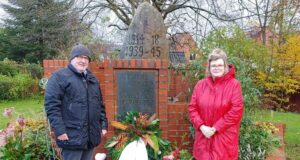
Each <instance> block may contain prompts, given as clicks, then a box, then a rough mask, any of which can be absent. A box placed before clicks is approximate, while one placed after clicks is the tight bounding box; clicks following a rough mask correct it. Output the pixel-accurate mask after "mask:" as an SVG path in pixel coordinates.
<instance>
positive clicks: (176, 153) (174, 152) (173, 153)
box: [172, 148, 180, 158]
mask: <svg viewBox="0 0 300 160" xmlns="http://www.w3.org/2000/svg"><path fill="white" fill-rule="evenodd" d="M172 155H173V156H174V157H175V158H180V150H179V149H178V148H177V149H176V150H174V151H173V152H172Z"/></svg>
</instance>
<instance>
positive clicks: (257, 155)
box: [239, 116, 279, 160]
mask: <svg viewBox="0 0 300 160" xmlns="http://www.w3.org/2000/svg"><path fill="white" fill-rule="evenodd" d="M275 147H279V139H278V138H277V137H274V136H273V135H272V133H271V132H270V130H269V128H266V127H262V126H260V125H257V124H254V123H253V121H252V119H251V118H250V117H248V116H244V118H243V120H242V124H241V128H240V137H239V159H240V160H248V159H252V160H261V159H265V158H266V156H267V155H268V154H269V153H270V151H271V150H272V149H273V148H275Z"/></svg>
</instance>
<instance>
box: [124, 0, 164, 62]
mask: <svg viewBox="0 0 300 160" xmlns="http://www.w3.org/2000/svg"><path fill="white" fill-rule="evenodd" d="M166 33H167V31H166V27H165V25H164V20H163V18H162V15H161V13H160V12H158V10H157V9H156V8H154V7H153V6H151V4H150V3H148V2H143V3H142V4H140V5H139V6H138V8H137V10H136V13H135V15H134V17H133V19H132V22H131V24H130V26H129V28H128V31H127V34H126V36H125V40H124V43H123V46H122V50H121V53H120V58H121V59H165V60H168V59H169V56H168V53H169V41H168V39H167V37H166Z"/></svg>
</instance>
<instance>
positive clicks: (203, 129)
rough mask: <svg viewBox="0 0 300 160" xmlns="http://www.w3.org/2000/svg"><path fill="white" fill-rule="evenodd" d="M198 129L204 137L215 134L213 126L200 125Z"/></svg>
mask: <svg viewBox="0 0 300 160" xmlns="http://www.w3.org/2000/svg"><path fill="white" fill-rule="evenodd" d="M200 131H201V132H202V133H203V135H204V136H205V137H206V138H210V137H211V136H213V135H214V134H215V132H216V129H215V128H214V127H208V126H206V125H201V126H200Z"/></svg>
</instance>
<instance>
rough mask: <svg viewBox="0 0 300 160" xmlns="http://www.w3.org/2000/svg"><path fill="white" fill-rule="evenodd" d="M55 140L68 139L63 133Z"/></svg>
mask: <svg viewBox="0 0 300 160" xmlns="http://www.w3.org/2000/svg"><path fill="white" fill-rule="evenodd" d="M57 139H58V140H61V141H68V140H69V137H68V135H67V133H64V134H62V135H60V136H58V137H57Z"/></svg>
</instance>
